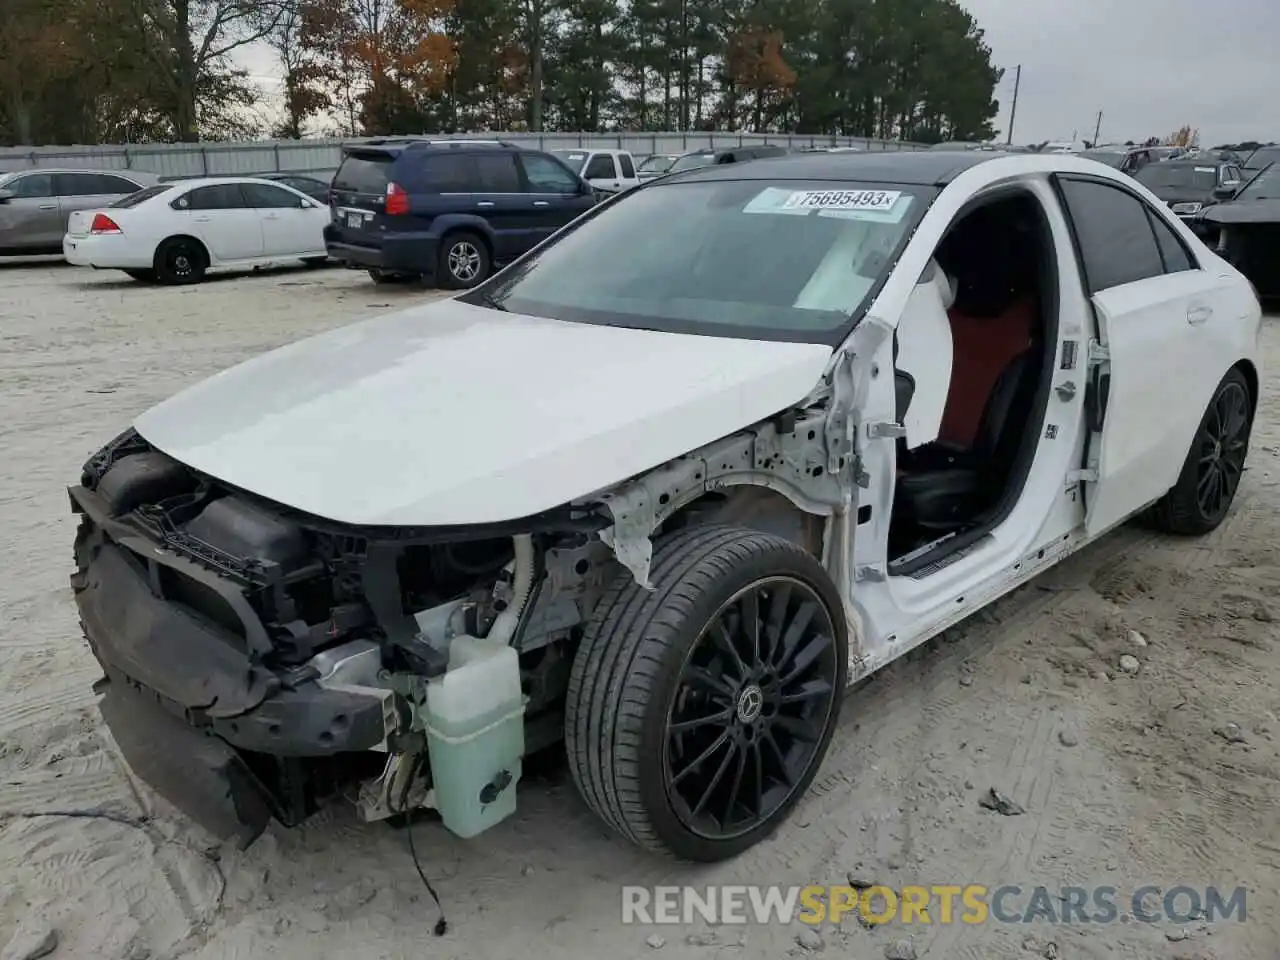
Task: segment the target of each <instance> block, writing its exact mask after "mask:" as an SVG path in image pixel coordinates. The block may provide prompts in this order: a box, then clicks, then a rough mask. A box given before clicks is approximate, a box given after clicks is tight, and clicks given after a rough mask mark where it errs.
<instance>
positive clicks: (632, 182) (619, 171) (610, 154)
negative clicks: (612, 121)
mask: <svg viewBox="0 0 1280 960" xmlns="http://www.w3.org/2000/svg"><path fill="white" fill-rule="evenodd" d="M548 152H549V153H550V154H551V155H552V156H553V157H558V158H559V159H560V161H561V162H562V163H564V165H565V166H566V167H568V168H569V169H570V170H572V171H573V172H574V173H576V174H577V175H578V176H580V177H581V178H582V179H583V180H585V181H587V183H589V184H591V186H593V187H595V188H596V189H597V190H599V191H601V192H602V193H620V192H621V191H623V190H629V189H631V188H632V187H635V186H639V185H640V178H639V176H638V174H637V172H636V164H635V158H633V157H632V156H631V154H630V152H629V151H627V150H596V149H590V150H588V149H582V150H550V151H548Z"/></svg>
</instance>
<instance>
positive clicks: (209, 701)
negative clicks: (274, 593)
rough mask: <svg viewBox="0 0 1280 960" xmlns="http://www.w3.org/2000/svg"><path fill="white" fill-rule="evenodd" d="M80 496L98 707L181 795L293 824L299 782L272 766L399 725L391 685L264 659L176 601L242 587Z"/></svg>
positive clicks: (167, 788) (135, 762)
mask: <svg viewBox="0 0 1280 960" xmlns="http://www.w3.org/2000/svg"><path fill="white" fill-rule="evenodd" d="M72 497H73V500H74V501H75V503H76V505H77V506H78V507H79V508H80V510H81V512H83V513H84V514H86V515H87V516H88V518H89V522H88V526H87V527H86V529H85V530H84V531H82V534H81V537H80V539H79V540H78V542H77V548H76V553H77V566H78V568H79V569H78V570H77V572H76V573H75V574H74V575H73V577H72V587H73V590H74V593H75V598H76V604H77V606H78V607H79V611H80V618H81V621H82V623H83V625H84V632H85V637H86V638H87V640H88V642H89V645H90V647H91V649H92V650H93V653H94V656H95V657H96V658H97V660H98V662H99V664H101V666H102V668H103V671H104V672H105V674H106V676H107V681H106V685H105V687H104V691H105V694H104V697H103V700H102V705H101V710H102V715H103V718H104V720H105V721H106V723H107V726H108V727H109V728H110V730H111V733H112V735H113V736H114V737H115V739H116V741H117V742H118V743H119V744H120V749H121V751H122V753H123V754H124V756H125V758H126V760H128V762H129V765H130V767H132V768H133V770H134V772H135V773H136V774H137V775H138V776H139V777H140V778H141V779H142V780H144V781H146V782H147V783H148V784H150V785H151V786H152V787H154V788H155V790H156V791H157V792H158V793H160V794H161V795H162V796H164V797H165V798H166V799H168V800H169V801H170V802H171V803H173V804H174V806H176V807H178V808H179V809H180V810H182V811H183V812H185V813H187V814H188V815H189V816H191V818H192V819H193V820H196V822H198V823H200V824H201V825H202V826H204V827H205V829H207V830H209V831H210V832H212V833H215V834H217V835H219V836H222V837H227V836H233V835H234V836H237V837H239V838H240V840H241V842H242V843H245V844H247V843H250V842H252V840H253V839H254V838H255V837H257V835H258V834H260V833H261V832H262V829H263V827H264V826H265V824H266V820H267V819H269V818H270V817H271V816H272V815H275V816H276V817H277V818H278V819H280V820H281V821H283V822H285V823H286V824H292V823H295V822H297V821H298V820H300V819H302V817H303V816H304V815H305V809H304V808H305V807H307V803H305V802H303V801H302V799H301V798H300V796H299V795H298V793H297V791H296V783H291V784H282V782H281V781H280V779H279V778H278V777H275V776H266V775H265V773H264V769H270V768H283V767H285V766H288V765H289V764H293V767H296V766H297V762H298V761H299V759H300V758H309V759H314V758H336V757H337V756H338V755H343V754H353V753H362V752H364V751H368V750H376V749H379V748H381V747H384V746H385V743H386V737H387V731H388V729H394V725H395V714H394V708H393V704H392V699H391V694H390V692H389V691H384V690H379V689H373V688H369V687H359V686H342V685H325V683H324V682H323V681H317V680H316V679H314V678H313V677H314V672H313V673H312V674H311V676H310V677H309V676H308V675H307V674H306V673H305V672H303V673H300V674H298V673H295V675H294V676H292V677H291V676H290V675H289V674H284V673H281V674H277V673H275V672H273V671H272V670H270V669H268V668H267V667H266V666H264V665H263V664H262V663H261V662H260V659H259V658H258V657H257V656H256V655H255V654H254V653H253V651H252V644H251V643H250V642H247V641H248V636H249V635H250V631H248V630H247V629H246V630H244V631H236V630H232V629H230V628H228V626H227V624H225V623H218V622H214V621H213V620H211V619H210V618H208V617H206V616H202V615H201V614H199V613H197V612H196V611H195V610H193V609H191V608H190V607H187V606H186V605H184V603H183V602H182V598H183V596H184V591H190V590H192V589H194V586H193V584H194V585H200V586H203V587H204V588H207V589H209V590H214V591H215V592H219V593H223V594H225V593H227V592H228V591H233V590H236V589H238V588H236V587H235V586H234V585H233V584H231V583H230V582H229V581H226V580H225V579H223V578H220V577H218V576H217V575H216V574H213V573H211V572H210V571H208V570H205V569H204V568H202V567H200V566H199V565H196V564H193V563H192V562H190V561H188V560H185V559H183V558H181V557H177V556H175V555H174V554H172V553H171V552H169V551H166V550H164V549H163V548H162V547H160V546H158V545H156V544H154V543H148V542H146V541H141V542H140V535H139V534H138V532H137V531H136V530H133V529H132V528H131V527H129V526H128V525H126V524H123V523H121V522H120V521H118V520H114V519H112V518H110V517H109V516H107V512H106V510H105V509H104V507H103V504H102V503H101V502H100V500H99V499H98V498H96V497H95V495H94V494H93V493H91V492H89V491H86V490H84V489H83V488H75V489H73V490H72ZM171 594H172V595H171ZM239 599H240V600H241V601H243V595H240V597H239ZM244 606H245V608H247V603H246V604H245V605H244ZM259 626H260V625H259ZM246 627H247V625H246ZM242 633H243V634H244V635H241V634H242ZM255 771H256V773H255ZM259 773H262V774H263V777H260V776H258V775H257V774H259Z"/></svg>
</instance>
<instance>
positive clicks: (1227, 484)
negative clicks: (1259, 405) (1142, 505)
mask: <svg viewBox="0 0 1280 960" xmlns="http://www.w3.org/2000/svg"><path fill="white" fill-rule="evenodd" d="M1252 407H1253V400H1252V398H1251V397H1250V395H1249V384H1248V381H1246V380H1245V378H1244V375H1243V374H1242V373H1241V372H1240V371H1239V370H1231V371H1230V372H1228V373H1227V375H1226V376H1225V377H1223V378H1222V382H1221V383H1219V384H1218V389H1217V390H1215V391H1214V394H1213V399H1212V400H1210V401H1209V409H1208V410H1206V411H1205V413H1204V417H1203V418H1202V419H1201V420H1200V428H1199V429H1198V430H1197V431H1196V436H1195V439H1194V440H1193V441H1192V442H1191V449H1190V450H1189V451H1188V452H1187V459H1186V461H1185V462H1184V463H1183V465H1182V473H1181V474H1179V476H1178V482H1177V484H1176V485H1175V486H1174V487H1173V489H1172V490H1170V491H1169V492H1168V493H1166V494H1165V495H1164V496H1163V497H1161V498H1160V499H1159V500H1158V501H1157V502H1156V503H1155V505H1154V506H1152V508H1151V510H1150V511H1149V512H1148V513H1147V516H1146V520H1147V522H1148V524H1149V525H1150V526H1153V527H1155V528H1156V529H1157V530H1162V531H1164V532H1166V533H1176V534H1183V535H1191V536H1194V535H1198V534H1204V533H1208V532H1209V531H1211V530H1213V529H1215V528H1216V527H1217V526H1218V524H1220V523H1222V521H1223V520H1224V519H1225V518H1226V516H1227V513H1228V511H1229V510H1230V509H1231V504H1232V503H1233V502H1234V500H1235V496H1236V490H1238V489H1239V487H1240V478H1241V476H1242V475H1243V474H1244V461H1245V457H1246V456H1248V453H1249V434H1250V432H1251V430H1252V427H1253V422H1252V421H1253V414H1252Z"/></svg>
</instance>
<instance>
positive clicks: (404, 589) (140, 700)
mask: <svg viewBox="0 0 1280 960" xmlns="http://www.w3.org/2000/svg"><path fill="white" fill-rule="evenodd" d="M816 416H817V414H815V420H814V423H815V424H816V423H818V422H819V421H818V420H817V419H816ZM808 427H809V424H808V423H807V422H801V423H797V421H796V415H795V414H789V415H787V418H786V422H784V423H782V424H781V425H780V427H779V426H778V425H774V424H765V425H761V427H758V428H757V432H755V433H748V434H744V435H739V436H737V437H735V438H729V439H728V440H725V441H722V442H721V444H720V445H718V446H719V449H713V448H708V451H704V455H705V456H708V457H711V456H714V459H715V460H722V461H723V463H719V464H714V466H716V467H718V468H719V470H718V471H717V472H720V473H724V474H728V473H730V472H732V471H738V472H739V473H742V474H749V473H753V472H755V471H759V470H763V471H764V472H765V473H768V472H769V471H773V472H775V473H776V474H777V475H778V476H777V478H776V479H777V480H778V484H786V483H788V482H794V483H795V484H796V489H797V490H800V489H801V487H802V486H803V487H804V496H805V497H806V498H808V499H810V500H812V502H813V503H814V505H815V506H814V512H813V513H810V512H806V511H802V510H799V509H796V508H795V507H794V506H793V505H792V503H791V502H790V501H789V500H788V499H787V498H785V497H783V496H781V495H779V494H778V493H776V492H774V491H771V490H768V489H762V488H761V487H760V486H752V485H744V486H742V487H741V488H738V489H735V490H734V491H733V495H731V496H730V495H726V494H724V493H710V494H709V493H707V490H708V489H709V487H710V486H711V483H712V478H711V476H710V473H711V472H712V471H711V469H710V467H711V465H712V460H710V459H706V460H704V459H702V458H698V457H691V458H687V459H686V460H682V461H677V462H675V463H673V464H670V465H668V466H667V467H665V468H663V469H662V470H659V471H655V473H654V475H653V478H654V479H653V482H658V483H661V484H662V489H663V491H664V492H663V493H661V494H656V493H655V494H654V495H653V496H652V497H650V496H649V494H650V493H652V492H654V491H653V490H652V489H651V487H650V486H646V485H645V484H643V483H641V482H639V481H637V482H636V483H633V484H632V485H631V486H630V487H629V488H626V487H624V488H623V489H621V490H619V491H616V492H615V493H612V494H608V495H605V496H603V497H602V498H601V499H600V501H598V502H595V503H592V504H587V505H578V506H574V505H568V506H565V507H563V508H561V509H559V510H556V511H552V512H550V513H547V514H544V515H541V516H538V517H533V518H528V519H526V520H523V521H519V522H518V523H514V522H513V524H511V525H509V526H508V525H501V526H498V527H497V528H492V529H484V530H478V529H477V528H475V527H466V528H448V527H432V528H420V529H415V528H405V527H373V528H357V527H350V526H346V525H342V524H337V523H334V522H332V521H327V520H324V519H321V518H317V517H314V516H310V515H307V514H302V513H300V512H298V511H295V510H293V509H292V508H289V507H285V506H282V505H279V504H276V503H272V502H269V501H266V500H263V499H261V498H259V497H257V496H255V495H253V494H250V493H246V492H244V491H241V490H237V489H234V488H232V487H230V486H228V485H226V484H224V483H222V482H220V481H218V480H216V479H214V478H212V477H209V476H206V475H203V474H201V473H199V472H198V471H195V470H193V469H191V468H189V467H187V466H185V465H183V464H181V463H179V462H177V461H176V460H174V459H172V458H170V457H168V456H167V455H165V454H164V453H162V452H160V451H158V450H155V449H153V448H152V447H151V446H150V445H149V444H148V443H147V442H146V441H145V440H144V439H143V438H142V437H141V436H140V435H139V434H137V433H136V432H135V431H132V430H130V431H128V432H126V433H124V434H122V435H121V436H120V437H118V438H116V440H114V441H112V442H111V443H110V444H108V445H107V446H106V447H105V448H103V449H102V450H101V451H100V452H99V453H97V454H96V455H95V456H94V457H92V458H91V459H90V460H89V461H88V462H87V463H86V464H85V466H84V469H83V475H82V477H81V482H80V484H79V485H78V486H75V487H72V488H71V490H70V495H71V499H72V506H73V509H74V510H75V511H76V512H77V513H79V514H80V515H81V524H80V529H79V531H78V534H77V538H76V548H75V552H76V567H77V572H76V573H75V575H74V576H73V578H72V585H73V588H74V591H75V594H76V600H77V604H78V606H79V608H80V613H81V619H82V623H83V625H84V630H85V635H86V637H87V638H88V640H89V643H90V646H91V647H92V648H93V651H94V654H95V656H96V657H97V659H98V660H99V662H100V663H101V665H102V667H103V670H104V672H105V674H106V678H105V680H104V681H103V682H102V684H101V687H100V692H101V693H103V702H102V710H103V713H104V716H105V717H106V718H107V719H108V723H109V725H110V726H111V728H112V731H113V733H114V734H115V736H116V739H117V741H118V742H119V744H120V746H121V749H122V751H123V752H124V753H125V756H126V759H127V760H128V761H129V763H130V765H131V766H133V767H134V768H135V770H136V771H137V772H138V773H139V774H140V775H141V776H143V778H144V779H146V780H148V782H150V783H151V784H152V785H153V786H155V787H156V788H157V789H158V790H159V791H160V792H161V793H162V794H167V795H169V799H170V800H171V801H172V802H174V803H175V805H177V806H179V807H180V808H182V809H185V810H186V811H187V812H188V813H190V814H192V815H193V817H195V818H196V819H197V820H200V821H202V825H203V826H205V827H206V828H207V829H209V830H211V831H212V832H215V833H218V834H221V835H224V836H227V835H238V836H239V837H240V838H241V842H242V843H244V844H246V845H247V844H248V843H251V842H252V841H253V839H255V838H256V837H257V836H258V834H260V833H261V831H262V830H263V829H264V828H265V826H266V823H267V822H268V821H269V820H270V819H271V818H272V817H275V818H276V819H279V820H280V821H281V822H282V823H284V824H286V825H294V824H297V823H298V822H300V821H301V820H303V819H305V818H306V817H307V816H309V815H310V814H311V813H312V812H314V811H315V810H316V809H317V807H318V805H319V804H320V803H322V802H323V801H324V800H325V799H326V798H328V797H331V796H334V795H337V794H342V795H345V796H347V797H349V798H350V799H354V800H355V802H356V805H357V807H358V809H359V811H360V814H361V815H362V816H363V817H364V818H365V819H369V820H376V819H382V818H385V817H388V816H391V815H393V814H395V813H398V812H402V811H405V810H407V809H411V808H414V807H420V806H428V807H435V808H436V809H438V810H440V812H441V813H442V816H443V817H444V819H445V825H446V826H447V827H450V828H451V829H453V831H454V832H455V833H458V834H459V835H462V836H468V835H472V834H473V833H476V832H479V831H480V830H483V829H486V828H487V826H488V825H489V824H490V823H491V822H493V821H495V820H497V819H501V817H502V816H505V815H506V813H508V812H510V810H512V809H514V803H515V799H514V794H515V783H516V781H518V779H519V776H520V761H521V758H522V757H523V756H526V755H528V754H530V753H533V752H535V751H537V750H539V749H541V748H544V747H547V746H550V745H552V744H554V743H556V742H557V741H559V740H560V739H561V737H562V735H563V713H562V707H563V699H564V695H565V690H566V687H567V684H568V678H569V673H570V668H571V665H572V662H573V653H574V649H575V647H576V645H577V642H578V640H579V639H580V638H581V636H582V630H583V628H584V626H585V624H586V622H587V621H588V619H589V618H590V616H591V612H592V610H593V608H594V607H595V605H596V603H597V601H598V599H599V597H600V596H601V595H602V594H603V592H604V591H605V590H606V589H607V588H608V587H609V585H610V584H611V583H612V582H614V581H615V580H616V579H617V578H618V577H619V576H631V575H634V576H635V578H636V579H637V580H638V581H640V582H641V583H643V582H644V581H645V579H646V578H647V565H648V553H647V550H646V548H647V547H648V546H649V539H648V538H649V534H650V533H651V532H653V531H654V530H656V529H658V527H659V526H660V525H661V524H662V523H663V522H664V519H665V521H666V523H667V524H668V526H670V525H671V524H686V523H696V522H701V521H702V519H704V518H711V519H723V518H724V515H725V513H726V511H728V512H729V514H730V516H731V519H732V520H733V521H734V522H743V523H746V524H747V525H754V526H757V527H759V528H761V529H766V530H772V531H773V532H777V533H779V534H780V535H783V536H786V537H787V538H789V539H792V540H793V541H796V542H801V543H804V544H805V545H806V547H807V548H808V549H810V550H811V551H812V552H813V553H815V554H819V553H821V552H822V551H823V545H824V544H823V539H824V531H823V527H824V521H823V518H822V517H821V516H818V515H816V513H817V512H818V511H821V510H822V509H823V507H822V506H821V502H822V501H823V500H824V499H825V500H827V501H828V502H830V503H835V502H838V501H839V500H840V499H841V497H842V496H844V494H843V493H842V492H841V490H840V483H841V481H840V480H838V479H837V477H836V475H835V474H831V475H827V474H825V473H824V471H823V469H822V468H821V467H820V466H819V464H825V463H826V462H827V459H828V452H827V444H826V441H825V439H824V438H823V437H822V436H821V435H820V434H817V433H815V431H813V430H811V429H809V428H808ZM788 444H790V445H791V447H793V448H794V449H791V450H785V449H784V448H785V447H786V446H787V445H788ZM784 475H786V477H790V478H791V479H790V480H787V479H786V477H784ZM695 494H697V495H700V496H701V499H698V498H697V497H695V496H694V495H695ZM739 494H740V495H739ZM798 496H799V493H796V494H794V495H793V496H792V499H796V498H797V497H798ZM691 499H693V500H695V501H696V502H692V503H691V502H690V500H691ZM677 507H682V508H683V509H682V510H681V513H680V516H678V517H672V516H671V514H672V512H673V511H674V510H675V509H676V508H677ZM628 571H630V572H629V573H628ZM475 751H479V754H477V753H476V752H475ZM175 754H176V755H178V756H177V758H176V759H178V760H180V761H181V762H180V763H177V764H176V765H175V764H173V763H170V762H168V761H172V760H174V759H175V756H174V755H175ZM428 754H430V762H426V757H427V755H428ZM477 757H479V759H477ZM192 758H197V759H198V760H199V764H198V766H199V773H198V775H197V774H196V773H193V772H192V771H191V769H190V768H191V763H190V760H191V759H192ZM442 770H448V771H453V773H452V774H451V779H449V780H448V782H443V783H442V782H438V781H440V780H441V776H440V771H442ZM482 770H484V771H488V772H487V773H485V774H484V776H485V779H484V781H483V782H476V783H465V782H464V783H463V785H462V786H459V781H466V779H467V778H468V777H469V776H472V775H473V774H474V773H475V771H482ZM353 786H354V787H355V789H354V790H353ZM176 794H181V795H182V796H181V799H179V798H178V797H177V796H176ZM451 804H452V806H450V805H451ZM450 809H452V810H453V815H452V822H451V818H450V814H449V813H448V812H447V811H448V810H450ZM202 814H203V816H202Z"/></svg>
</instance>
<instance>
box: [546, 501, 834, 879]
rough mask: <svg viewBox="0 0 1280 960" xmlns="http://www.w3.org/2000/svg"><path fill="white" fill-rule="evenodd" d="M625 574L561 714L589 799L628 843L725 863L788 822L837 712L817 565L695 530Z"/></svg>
mask: <svg viewBox="0 0 1280 960" xmlns="http://www.w3.org/2000/svg"><path fill="white" fill-rule="evenodd" d="M652 580H653V584H654V586H655V589H654V590H652V591H648V590H645V589H643V588H641V587H640V586H639V585H638V584H636V583H635V581H634V580H633V579H632V578H631V576H630V575H629V574H625V575H623V576H621V577H620V578H619V580H618V581H617V582H615V583H614V585H613V586H612V588H611V589H610V590H609V592H608V593H607V594H606V595H605V596H604V598H603V599H602V600H601V602H600V604H599V606H598V607H597V609H596V612H595V615H594V616H593V618H592V621H591V623H590V625H589V626H588V627H587V630H586V634H585V636H584V637H583V640H582V644H581V645H580V647H579V648H578V652H577V654H576V657H575V660H574V664H573V670H572V674H571V676H570V681H569V691H568V697H567V701H566V713H565V740H566V748H567V751H568V755H569V764H570V769H571V771H572V774H573V778H574V781H575V782H576V784H577V786H578V789H579V791H580V792H581V793H582V796H583V798H584V799H585V800H586V801H587V804H588V805H589V806H590V807H591V808H592V809H593V810H594V811H595V812H596V814H598V815H599V816H600V818H601V819H603V820H604V821H605V822H606V823H608V824H609V825H610V826H611V827H613V828H614V829H615V830H617V831H618V832H619V833H620V834H622V835H623V836H624V837H626V838H628V839H629V840H631V841H633V842H635V843H637V844H639V845H641V846H644V847H648V848H650V849H653V850H657V851H662V852H666V853H670V854H673V855H675V856H677V857H680V858H683V859H687V860H698V861H715V860H723V859H725V858H727V857H732V856H734V855H736V854H738V853H740V852H742V851H743V850H746V849H747V848H748V847H750V846H752V845H753V844H755V843H757V842H758V841H760V840H762V839H763V838H765V837H766V836H768V835H769V834H770V833H772V832H773V830H774V829H776V828H777V826H778V825H779V824H780V823H781V822H782V821H783V820H785V819H786V817H787V815H788V814H789V813H790V812H791V809H792V808H793V807H794V806H795V804H796V803H797V802H798V801H799V799H800V797H801V796H802V795H803V793H804V790H805V788H806V787H807V786H808V784H809V782H810V781H811V780H812V779H813V775H814V773H815V772H816V771H817V769H818V765H819V764H820V763H821V761H822V757H823V755H824V754H825V753H826V749H827V745H828V743H829V742H830V740H831V734H832V731H833V729H834V727H835V723H836V719H837V716H838V714H839V708H840V700H841V697H842V695H843V689H844V683H845V677H846V671H847V662H846V661H847V639H846V630H845V624H844V618H843V613H842V610H841V606H840V601H839V597H838V595H837V593H836V590H835V587H834V586H833V585H832V583H831V581H830V579H829V578H828V577H827V575H826V572H825V571H824V570H823V569H822V566H821V565H820V564H819V563H818V562H817V560H815V559H814V558H813V557H812V556H810V555H809V554H808V553H806V552H805V551H803V550H802V549H800V548H799V547H797V546H796V545H795V544H793V543H791V542H790V541H788V540H784V539H782V538H780V537H775V536H771V535H769V534H764V533H757V532H755V531H751V530H745V529H742V528H738V527H727V526H720V525H707V526H702V527H695V528H692V529H689V530H683V531H679V532H677V533H674V534H672V535H671V536H669V537H665V538H663V539H662V540H660V541H659V543H658V545H657V549H656V552H655V555H654V560H653V567H652Z"/></svg>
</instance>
